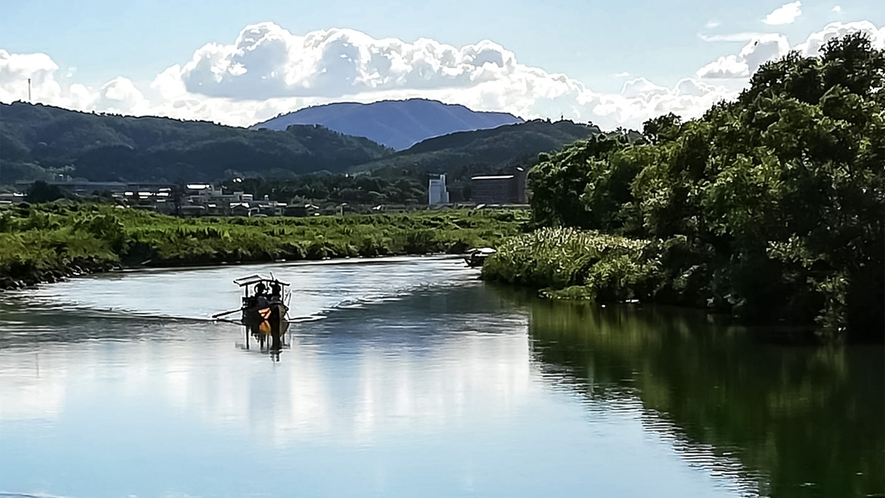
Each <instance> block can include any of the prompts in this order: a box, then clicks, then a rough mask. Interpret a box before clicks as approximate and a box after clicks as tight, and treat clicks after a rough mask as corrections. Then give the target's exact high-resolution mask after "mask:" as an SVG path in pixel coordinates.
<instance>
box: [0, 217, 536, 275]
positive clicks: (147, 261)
mask: <svg viewBox="0 0 885 498" xmlns="http://www.w3.org/2000/svg"><path fill="white" fill-rule="evenodd" d="M527 220H528V213H527V212H522V211H498V212H493V211H446V212H422V213H412V214H401V215H368V216H345V217H330V216H328V217H311V218H214V219H213V218H201V219H181V218H174V217H170V216H163V215H157V214H153V213H149V212H146V211H139V210H134V209H126V208H120V207H113V206H108V205H97V204H73V205H65V204H46V205H30V206H29V205H26V204H23V205H21V206H17V207H13V208H9V209H5V210H2V211H0V248H2V250H0V288H2V287H9V286H12V285H14V284H15V285H17V284H16V281H22V282H24V283H35V282H39V281H44V280H54V279H57V278H60V277H62V276H65V275H69V274H72V273H77V272H81V271H83V272H89V271H101V270H107V269H109V268H112V267H114V266H119V265H123V266H141V265H152V266H169V265H204V264H215V263H222V262H231V263H239V262H251V261H274V260H280V259H286V260H300V259H322V258H337V257H356V256H385V255H398V254H427V253H440V252H446V253H462V252H464V251H465V250H467V249H468V248H470V247H475V246H485V245H491V244H495V243H496V242H497V241H499V240H501V239H502V238H504V237H507V236H512V235H515V234H517V233H519V231H520V230H521V226H522V225H523V224H524V223H525V222H526V221H527Z"/></svg>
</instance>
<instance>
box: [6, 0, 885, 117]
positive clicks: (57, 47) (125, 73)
mask: <svg viewBox="0 0 885 498" xmlns="http://www.w3.org/2000/svg"><path fill="white" fill-rule="evenodd" d="M785 3H789V2H784V1H783V0H776V1H763V0H747V1H744V2H734V1H728V2H724V1H716V2H712V1H708V2H697V1H691V2H690V1H685V0H670V1H659V2H645V3H642V2H612V1H607V2H598V1H587V0H585V1H577V0H547V1H545V2H538V1H533V2H528V1H516V0H509V1H502V0H494V1H485V2H481V1H463V0H448V1H430V2H420V3H413V2H404V1H399V2H383V3H370V2H365V1H355V0H339V1H336V2H317V1H314V2H294V1H280V0H273V1H256V2H251V3H245V2H233V1H228V0H216V1H166V0H162V1H159V0H158V1H143V0H139V1H130V2H112V1H106V0H80V1H78V2H70V1H65V2H62V1H42V2H20V1H12V0H0V49H3V50H5V51H6V52H7V53H9V54H45V55H46V56H48V58H50V59H51V61H52V63H53V64H54V65H55V66H57V69H56V70H54V72H53V74H52V79H53V81H54V82H56V83H58V84H59V85H60V87H61V89H60V90H59V92H60V93H59V94H58V95H59V96H58V98H56V100H55V101H54V102H55V103H64V102H63V101H64V99H65V98H67V99H68V100H67V101H69V102H75V101H76V102H80V103H81V104H82V103H83V102H87V101H88V99H87V98H86V97H82V96H81V97H82V98H80V100H77V99H75V98H74V97H70V96H68V97H65V92H67V91H68V90H69V88H68V86H69V85H71V84H77V85H82V86H83V87H85V88H86V91H88V92H100V91H101V88H102V86H103V85H106V84H108V82H111V81H112V80H114V79H115V78H118V77H123V78H125V79H126V80H127V81H128V82H130V83H131V84H132V85H133V86H134V88H135V90H137V91H138V92H139V93H140V94H141V96H142V97H144V98H146V99H148V100H151V99H153V100H152V101H154V102H155V104H156V100H157V98H158V97H156V95H154V96H151V95H149V94H150V93H151V92H152V89H151V88H150V87H151V84H152V82H154V81H155V80H156V78H157V76H158V75H159V74H160V73H162V72H163V71H165V70H166V69H167V68H169V67H170V66H173V65H176V64H178V65H181V66H184V65H185V64H186V63H188V62H189V61H190V60H191V59H192V58H193V57H194V53H195V51H197V50H198V49H200V48H201V47H203V46H204V45H206V44H207V43H216V44H219V45H232V44H234V43H235V40H236V39H237V36H238V35H239V34H240V32H241V30H243V29H244V28H245V27H246V26H249V25H255V24H258V23H266V22H270V23H273V24H274V25H275V26H277V27H279V28H280V29H282V30H285V31H286V32H288V33H290V34H291V35H293V36H296V37H302V36H304V35H306V34H308V33H310V32H315V31H318V30H329V29H330V28H348V29H352V30H355V31H359V32H362V33H365V34H366V35H368V37H370V38H372V39H384V38H398V39H400V40H403V41H404V42H407V43H414V42H415V41H416V40H418V39H419V38H427V39H432V40H435V41H436V42H439V43H440V44H445V45H451V46H453V47H455V48H461V47H464V46H467V45H471V44H476V43H478V42H480V41H482V40H491V41H492V42H494V43H495V44H497V45H499V46H500V47H502V48H503V49H505V50H506V51H508V52H512V53H513V54H514V55H515V60H516V62H517V63H518V64H519V65H520V66H521V67H522V66H524V67H528V68H537V69H539V70H542V71H544V72H545V73H547V74H557V73H562V74H565V75H567V76H568V78H570V80H573V81H574V82H576V83H579V84H580V85H583V87H584V88H585V89H586V90H588V91H591V92H593V93H599V94H623V90H624V84H625V82H628V81H631V80H633V79H635V78H640V77H641V78H643V79H644V80H643V82H641V83H642V85H645V83H644V81H645V80H647V81H648V82H650V83H652V84H653V85H659V86H661V87H664V88H668V89H673V88H674V86H675V85H677V84H678V83H679V82H680V81H681V80H683V79H685V78H693V77H696V76H697V71H698V70H699V68H702V67H703V66H705V65H706V64H709V63H711V62H713V61H716V60H717V59H718V58H720V57H725V58H727V57H729V56H737V55H738V54H739V53H740V52H741V50H742V47H744V46H745V45H747V43H748V42H750V41H751V39H752V36H757V37H758V36H761V35H763V34H766V33H767V34H772V35H776V36H780V37H782V39H783V40H786V41H787V42H788V43H789V46H790V47H791V48H794V47H795V46H797V45H799V44H801V43H803V42H805V41H806V39H807V38H808V37H809V35H811V34H812V33H815V32H821V31H822V30H824V28H825V27H826V26H827V25H828V24H830V23H843V24H844V23H850V22H857V21H868V22H869V23H870V25H871V26H872V27H873V28H878V29H881V28H882V27H883V25H885V8H882V5H881V2H879V1H873V0H828V1H811V0H809V1H805V2H801V3H800V4H799V6H798V7H797V9H798V10H799V11H801V15H798V16H794V19H790V20H791V22H788V23H783V24H776V25H771V24H766V23H765V22H763V20H764V19H765V17H766V16H767V15H768V14H770V13H772V12H773V11H775V10H776V9H778V8H780V7H782V6H783V5H784V4H785ZM836 6H838V7H839V8H838V9H835V10H834V8H835V7H836ZM788 17H789V16H788ZM883 36H885V35H883ZM710 37H714V39H718V40H719V41H709V39H710ZM716 37H718V38H716ZM705 38H706V40H705ZM293 39H294V38H293ZM722 39H728V40H735V41H722ZM298 43H300V41H299V42H298ZM367 43H368V42H367ZM781 46H783V43H781ZM323 50H326V49H323ZM775 52H777V51H775ZM773 53H774V52H773ZM777 53H779V52H777ZM19 65H20V64H19ZM290 66H291V64H290ZM244 67H246V69H249V70H251V68H249V66H248V65H246V66H244ZM287 67H289V66H287ZM45 69H46V68H44V70H45ZM290 69H291V68H290ZM15 74H16V76H15V77H17V78H19V79H20V78H21V77H22V75H23V74H24V72H23V70H19V71H18V72H16V73H15ZM251 74H255V73H254V70H253V71H252V73H251ZM10 78H12V76H9V75H7V77H6V79H5V80H4V79H3V76H2V74H0V85H3V84H7V85H10V84H12V83H11V79H10ZM468 79H469V78H468ZM726 79H729V78H726ZM730 79H732V80H734V79H740V78H730ZM41 81H43V80H41ZM459 81H461V80H459ZM463 81H466V80H463ZM715 83H716V86H717V87H721V88H720V89H721V90H722V91H723V92H725V91H734V89H735V88H737V87H739V86H740V85H741V84H742V82H740V81H724V80H723V78H719V79H718V80H717V81H716V82H715ZM121 84H122V83H121ZM126 85H128V83H127V84H126ZM511 86H512V85H511ZM529 86H531V85H529ZM645 86H647V85H645ZM645 86H644V87H643V88H645ZM19 87H20V85H19ZM16 88H18V87H16ZM120 88H122V86H121V87H120ZM127 88H128V86H127ZM238 88H243V86H242V85H240V86H239V87H238ZM373 88H374V87H373ZM385 88H387V90H388V91H386V93H384V92H382V93H378V95H379V96H385V97H391V96H392V97H396V96H397V94H396V92H393V91H392V89H393V87H392V86H389V85H388V86H386V87H385ZM532 88H534V86H532ZM636 88H639V87H636ZM704 88H706V87H704ZM645 89H646V90H647V88H645ZM193 90H194V86H193V84H192V82H189V83H188V84H187V91H188V92H189V94H190V95H191V96H192V97H193V96H194V95H196V97H194V98H202V97H199V95H200V94H199V92H194V91H193ZM401 90H404V91H405V90H410V89H409V88H405V87H403V88H401ZM411 90H414V89H411ZM411 90H410V91H411ZM16 91H17V90H14V89H13V90H8V91H7V94H6V95H5V97H6V98H5V99H4V98H3V97H4V94H3V93H0V100H9V98H11V97H10V95H18V94H17V93H16ZM76 91H80V90H79V87H78V89H76ZM126 91H129V90H126ZM528 91H532V90H531V89H530V90H528ZM42 93H43V94H44V95H48V94H49V93H52V92H51V91H47V92H42ZM75 93H76V92H75ZM111 93H112V94H115V95H119V94H120V93H121V92H111ZM259 93H261V92H259ZM271 93H272V92H271ZM271 93H268V92H263V93H261V95H262V96H264V97H268V98H271V99H272V98H274V97H279V98H290V100H289V101H287V103H286V105H289V106H291V105H295V106H297V105H303V104H310V103H316V102H320V101H329V100H334V99H335V98H333V97H339V96H337V95H335V96H330V95H328V94H327V95H323V96H321V98H320V97H318V98H317V99H314V100H311V99H312V96H311V95H307V94H304V92H301V93H298V95H297V97H299V98H301V100H300V101H298V102H295V101H292V100H291V98H293V95H295V94H292V93H285V92H284V93H281V94H280V95H272V94H271ZM327 93H328V92H327ZM371 93H372V92H365V91H357V90H355V91H354V92H352V93H351V94H346V95H344V94H343V95H340V97H341V98H343V99H345V100H347V98H346V97H353V99H356V100H367V99H369V100H370V99H371V98H370V97H371V96H370V95H369V94H371ZM407 93H408V92H407ZM413 93H414V92H412V93H408V95H406V94H404V95H405V96H411V95H412V94H413ZM443 93H444V92H443ZM443 93H440V92H437V93H433V92H431V93H430V94H429V95H428V96H430V97H440V98H447V99H449V100H452V99H455V100H457V95H455V96H453V92H449V93H448V94H446V95H443ZM474 93H477V92H474ZM578 93H580V92H578ZM634 93H635V92H634ZM84 95H85V94H84ZM219 95H221V94H217V95H209V96H210V97H219ZM489 95H490V94H489V91H484V92H483V96H482V97H478V96H476V95H474V97H473V98H472V99H468V101H467V102H464V103H466V104H468V105H471V104H472V105H473V106H478V107H495V106H496V105H497V104H495V102H498V101H500V102H503V101H504V100H507V99H496V98H494V97H490V96H489ZM105 97H107V95H105ZM223 97H224V98H225V99H227V101H226V102H227V103H228V104H230V103H231V102H232V101H236V100H238V99H239V100H255V99H251V98H246V97H249V95H247V94H242V95H240V94H237V95H234V94H231V93H230V92H226V93H224V95H223ZM53 98H55V97H53ZM78 98H79V97H78ZM268 98H263V99H261V100H263V101H267V100H268ZM59 99H61V100H59ZM84 99H85V100H84ZM50 100H52V99H50ZM94 100H95V99H93V101H94ZM106 100H107V99H106ZM130 100H131V102H136V101H137V100H138V98H137V97H133V99H130ZM510 100H513V101H516V100H519V99H516V98H511V99H510ZM560 100H561V99H560ZM584 100H587V98H585V99H584ZM299 102H300V104H299ZM500 102H499V104H500V105H499V107H501V106H503V107H505V109H502V110H511V112H517V111H520V112H522V113H524V114H526V113H528V114H531V113H532V111H531V109H532V108H531V106H528V107H526V106H525V105H523V106H522V107H519V106H518V105H516V106H515V107H514V108H513V109H506V105H505V104H503V103H500ZM50 103H51V102H50ZM83 105H86V104H83ZM93 105H98V104H95V102H93ZM146 105H147V104H145V106H146ZM253 105H256V104H253ZM514 105H515V104H514ZM576 105H584V104H570V105H567V106H563V105H561V106H560V107H562V111H563V112H562V114H569V113H570V112H572V113H574V112H573V111H574V109H571V108H573V107H575V106H576ZM72 106H73V107H77V106H76V105H72ZM145 106H142V107H143V108H144V109H147V108H148V107H150V106H147V107H145ZM265 107H267V106H265ZM271 107H274V109H273V110H285V109H286V106H285V105H282V106H281V105H274V106H271ZM96 108H98V107H96ZM153 108H157V109H159V108H158V107H157V106H156V105H154V107H153ZM544 109H546V111H544ZM557 109H558V108H557V107H556V106H555V105H552V106H545V107H543V106H542V108H538V109H537V111H538V112H534V114H539V115H540V114H544V113H545V112H546V113H547V114H551V113H554V114H555V112H556V110H557ZM111 110H113V109H111ZM121 110H122V111H123V112H126V110H125V109H121ZM130 111H132V112H135V113H137V112H136V111H135V110H134V109H130ZM265 112H269V110H268V109H266V110H265ZM158 113H162V111H158ZM167 114H168V113H167ZM258 114H260V112H259V113H258ZM585 114H587V113H585ZM591 115H592V113H590V114H587V115H586V116H578V117H587V116H591ZM603 115H604V114H600V116H603ZM195 117H200V116H195ZM253 117H255V118H256V119H257V118H258V117H259V116H258V115H257V114H255V116H253ZM243 119H245V118H243ZM222 121H223V120H222ZM231 121H232V122H233V121H236V120H231ZM237 124H239V123H237Z"/></svg>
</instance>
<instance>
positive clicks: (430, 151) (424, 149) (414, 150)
mask: <svg viewBox="0 0 885 498" xmlns="http://www.w3.org/2000/svg"><path fill="white" fill-rule="evenodd" d="M598 133H600V130H599V128H598V127H597V126H595V125H586V124H579V123H574V122H572V121H558V122H555V123H551V122H549V121H542V120H533V121H528V122H525V123H519V124H513V125H509V126H500V127H498V128H494V129H490V130H478V131H465V132H458V133H452V134H450V135H445V136H442V137H437V138H431V139H428V140H425V141H423V142H421V143H419V144H417V145H414V146H412V147H411V148H409V149H407V150H404V151H401V152H397V153H396V154H394V155H392V156H390V157H386V158H383V159H378V160H375V161H372V162H370V163H367V164H363V165H360V166H357V167H356V168H355V169H357V170H361V171H366V170H379V169H409V170H417V171H425V172H429V173H450V174H451V173H456V172H459V171H464V170H468V171H473V172H484V171H494V170H497V169H500V168H505V167H507V166H512V165H517V164H520V165H526V164H533V163H534V162H536V161H537V158H538V154H540V153H542V152H553V151H556V150H559V149H561V148H562V147H563V146H564V145H567V144H571V143H573V142H575V141H577V140H581V139H585V138H588V137H591V136H593V135H596V134H598Z"/></svg>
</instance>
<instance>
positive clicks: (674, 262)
mask: <svg viewBox="0 0 885 498" xmlns="http://www.w3.org/2000/svg"><path fill="white" fill-rule="evenodd" d="M720 267H721V263H720V262H718V261H716V259H715V255H714V254H713V253H712V250H711V249H710V248H709V247H704V246H700V245H698V244H691V243H689V242H688V240H687V239H685V238H684V237H673V238H670V239H667V240H661V239H638V238H630V237H624V236H618V235H610V234H603V233H601V232H597V231H593V230H578V229H574V228H541V229H538V230H535V231H533V232H530V233H524V234H520V235H517V236H514V237H511V238H508V239H507V240H505V241H503V242H502V243H501V244H499V245H498V246H497V252H496V253H495V254H494V255H492V256H491V257H490V258H489V259H488V260H487V261H486V263H485V265H484V266H483V269H482V278H483V279H484V280H486V281H490V282H501V283H504V284H508V285H515V286H519V287H524V288H530V289H535V290H536V291H538V293H539V294H540V295H541V296H542V297H546V298H551V299H564V300H589V301H594V302H596V303H600V304H607V303H644V304H665V305H676V306H684V307H691V308H700V309H706V310H707V311H709V312H712V313H716V314H722V315H725V316H731V317H732V318H733V319H735V320H737V321H739V322H741V323H746V324H752V325H774V326H778V327H790V328H792V329H795V330H800V329H801V330H806V331H817V332H818V333H819V335H822V336H829V337H832V338H846V337H847V338H848V339H850V340H857V341H861V342H882V341H883V333H882V329H881V323H878V322H877V321H876V320H875V317H873V319H870V318H869V317H862V318H866V322H863V321H862V320H860V319H858V320H855V323H858V324H860V326H857V327H854V328H851V329H848V330H844V329H839V330H834V329H832V328H828V327H826V326H825V325H826V323H825V322H822V321H821V320H820V319H819V318H817V317H815V311H816V310H815V309H814V308H813V307H812V306H813V305H815V304H818V303H819V301H817V300H813V299H812V297H814V296H811V297H809V296H808V295H807V294H811V290H807V291H806V294H805V295H803V294H799V295H797V296H795V297H794V298H792V299H791V300H787V305H785V306H771V307H770V308H769V309H766V310H764V311H765V313H759V312H758V310H754V309H752V308H750V307H749V306H748V305H747V303H746V301H741V300H739V299H738V298H737V297H735V296H734V295H733V294H730V293H729V287H727V286H725V285H722V282H721V280H722V279H724V278H726V277H728V276H729V275H728V274H727V273H725V272H724V271H723V270H722V269H721V268H720ZM758 277H759V278H764V275H758ZM758 292H760V293H761V292H763V291H762V290H761V289H760V290H759V291H758ZM803 300H804V301H803ZM818 316H819V315H818Z"/></svg>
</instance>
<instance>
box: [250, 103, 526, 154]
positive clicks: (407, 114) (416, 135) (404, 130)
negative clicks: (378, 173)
mask: <svg viewBox="0 0 885 498" xmlns="http://www.w3.org/2000/svg"><path fill="white" fill-rule="evenodd" d="M522 122H523V120H522V118H518V117H516V116H514V115H512V114H508V113H503V112H477V111H471V110H470V109H468V108H466V107H464V106H463V105H452V104H443V103H442V102H437V101H435V100H426V99H409V100H384V101H381V102H375V103H372V104H358V103H354V102H342V103H336V104H326V105H321V106H315V107H307V108H305V109H301V110H299V111H295V112H291V113H289V114H284V115H282V116H277V117H275V118H273V119H270V120H268V121H265V122H263V123H258V124H256V125H254V126H252V129H261V128H267V129H269V130H285V129H286V128H287V127H288V126H290V125H293V124H301V125H305V124H318V125H322V126H325V127H326V128H329V129H330V130H335V131H337V132H339V133H344V134H345V135H353V136H356V137H366V138H368V139H370V140H372V141H375V142H378V143H379V144H382V145H386V146H388V147H391V148H393V149H395V150H404V149H407V148H409V147H411V146H412V145H415V144H416V143H418V142H421V141H422V140H426V139H428V138H432V137H437V136H440V135H446V134H449V133H453V132H458V131H472V130H484V129H488V128H495V127H498V126H501V125H508V124H514V123H522Z"/></svg>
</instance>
